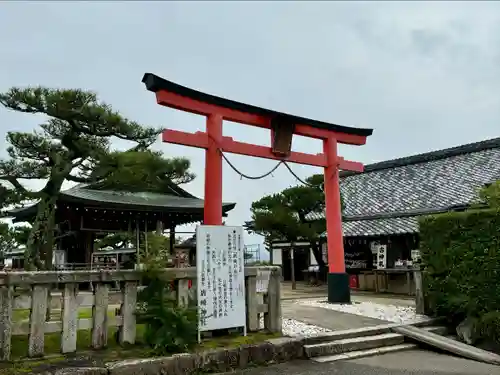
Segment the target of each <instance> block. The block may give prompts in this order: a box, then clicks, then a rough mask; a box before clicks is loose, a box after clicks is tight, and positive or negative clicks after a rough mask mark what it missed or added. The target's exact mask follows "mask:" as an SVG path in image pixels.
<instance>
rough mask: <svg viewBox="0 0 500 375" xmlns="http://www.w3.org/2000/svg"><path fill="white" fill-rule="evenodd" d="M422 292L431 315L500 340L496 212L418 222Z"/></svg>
mask: <svg viewBox="0 0 500 375" xmlns="http://www.w3.org/2000/svg"><path fill="white" fill-rule="evenodd" d="M420 250H421V255H422V266H423V270H424V271H425V272H424V273H423V279H424V293H425V298H426V302H427V305H428V306H429V307H430V309H431V312H433V313H434V314H436V315H440V316H447V317H449V318H450V319H451V320H452V321H453V322H454V323H456V324H458V323H460V321H462V320H463V319H465V318H472V319H474V320H475V321H476V322H477V325H476V330H477V331H478V332H479V331H483V332H484V331H486V333H487V335H488V336H489V338H493V339H494V340H495V341H500V211H499V210H494V209H485V210H475V211H466V212H456V213H447V214H440V215H436V216H429V217H424V218H422V219H421V220H420Z"/></svg>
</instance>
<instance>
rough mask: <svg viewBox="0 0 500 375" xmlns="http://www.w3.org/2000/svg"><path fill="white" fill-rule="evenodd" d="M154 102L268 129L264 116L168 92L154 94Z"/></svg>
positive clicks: (266, 119) (267, 120) (268, 121)
mask: <svg viewBox="0 0 500 375" xmlns="http://www.w3.org/2000/svg"><path fill="white" fill-rule="evenodd" d="M156 102H157V103H158V104H160V105H163V106H166V107H170V108H175V109H180V110H183V111H186V112H190V113H196V114H198V115H203V116H209V115H211V114H215V113H218V114H219V115H221V116H222V118H223V119H224V120H228V121H234V122H238V123H241V124H246V125H253V126H259V127H263V128H269V127H270V120H269V119H268V118H266V117H264V116H259V115H254V114H251V113H245V112H240V111H235V110H233V109H229V108H224V107H219V106H217V105H213V104H208V103H204V102H200V101H198V100H195V99H191V98H187V97H185V96H181V95H177V94H173V93H171V92H168V91H163V90H162V91H158V92H157V93H156Z"/></svg>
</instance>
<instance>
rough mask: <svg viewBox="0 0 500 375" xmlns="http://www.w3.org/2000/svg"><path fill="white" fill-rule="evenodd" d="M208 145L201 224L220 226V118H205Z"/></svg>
mask: <svg viewBox="0 0 500 375" xmlns="http://www.w3.org/2000/svg"><path fill="white" fill-rule="evenodd" d="M207 134H208V138H209V145H208V148H207V149H206V152H205V203H204V204H205V206H204V216H203V223H204V224H205V225H222V155H221V153H220V151H219V147H220V144H221V141H222V116H221V115H218V114H211V115H210V116H208V117H207Z"/></svg>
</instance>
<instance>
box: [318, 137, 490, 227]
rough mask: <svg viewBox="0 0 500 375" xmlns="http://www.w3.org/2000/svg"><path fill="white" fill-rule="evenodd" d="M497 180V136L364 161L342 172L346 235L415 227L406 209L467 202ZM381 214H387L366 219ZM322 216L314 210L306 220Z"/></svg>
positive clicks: (438, 207) (428, 209)
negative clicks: (355, 171)
mask: <svg viewBox="0 0 500 375" xmlns="http://www.w3.org/2000/svg"><path fill="white" fill-rule="evenodd" d="M496 180H500V138H495V139H491V140H488V141H483V142H477V143H472V144H468V145H463V146H459V147H454V148H450V149H445V150H440V151H434V152H429V153H425V154H420V155H415V156H410V157H407V158H401V159H396V160H390V161H386V162H382V163H376V164H371V165H367V166H366V167H365V172H363V173H358V174H353V173H342V174H341V182H340V189H341V192H342V197H343V200H344V204H345V209H344V217H345V219H344V220H345V224H344V235H345V236H362V235H367V234H365V233H373V234H388V233H405V232H406V233H412V232H415V229H418V228H416V227H415V225H414V224H415V223H416V218H415V219H411V220H410V218H409V217H408V213H410V212H416V211H418V214H419V215H422V214H426V213H429V212H433V211H436V210H441V211H442V210H446V209H449V208H452V207H456V206H464V205H468V204H470V203H472V202H473V200H474V199H476V197H477V192H478V190H479V189H481V188H482V187H483V186H484V185H485V184H487V183H491V182H493V181H496ZM405 213H406V214H405ZM380 214H384V215H385V218H383V219H374V220H366V219H368V218H369V217H370V216H374V215H380ZM391 216H392V217H391ZM402 216H406V217H405V219H404V220H403V219H401V217H402ZM323 217H324V214H323V213H317V214H311V215H309V217H308V219H309V220H317V219H320V218H323ZM362 218H364V219H365V220H357V219H362ZM396 218H399V219H401V220H399V219H398V220H394V219H396ZM370 223H371V224H370Z"/></svg>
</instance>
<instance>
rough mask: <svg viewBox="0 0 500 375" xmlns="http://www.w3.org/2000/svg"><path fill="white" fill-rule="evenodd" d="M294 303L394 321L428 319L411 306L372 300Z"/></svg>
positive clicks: (302, 301)
mask: <svg viewBox="0 0 500 375" xmlns="http://www.w3.org/2000/svg"><path fill="white" fill-rule="evenodd" d="M296 303H298V304H301V305H306V306H311V307H320V308H324V309H329V310H335V311H340V312H344V313H349V314H355V315H360V316H365V317H369V318H375V319H380V320H385V321H388V322H394V323H403V324H409V323H416V322H419V321H423V320H426V319H428V317H426V316H425V315H418V314H417V313H416V312H415V308H414V307H411V306H395V305H389V304H378V303H373V302H353V303H352V304H330V303H328V302H325V300H324V299H321V300H318V299H314V300H309V299H308V300H301V301H297V302H296Z"/></svg>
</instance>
